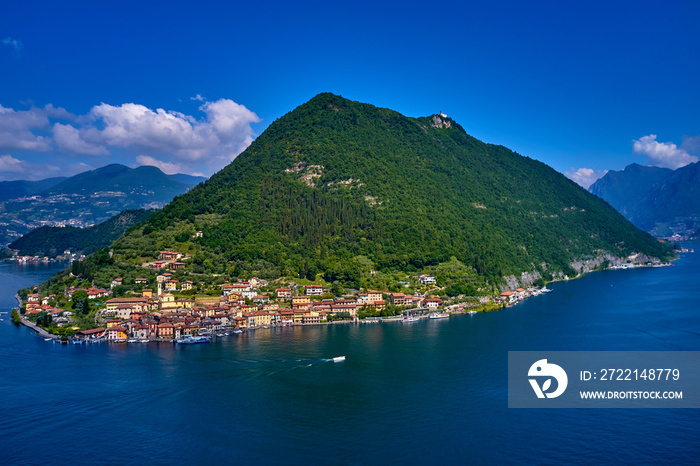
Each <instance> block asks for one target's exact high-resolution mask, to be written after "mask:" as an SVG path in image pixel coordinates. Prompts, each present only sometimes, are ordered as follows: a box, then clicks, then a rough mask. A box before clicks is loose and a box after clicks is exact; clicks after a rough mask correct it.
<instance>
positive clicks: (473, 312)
mask: <svg viewBox="0 0 700 466" xmlns="http://www.w3.org/2000/svg"><path fill="white" fill-rule="evenodd" d="M467 314H469V315H470V316H473V315H474V314H476V311H469V312H467Z"/></svg>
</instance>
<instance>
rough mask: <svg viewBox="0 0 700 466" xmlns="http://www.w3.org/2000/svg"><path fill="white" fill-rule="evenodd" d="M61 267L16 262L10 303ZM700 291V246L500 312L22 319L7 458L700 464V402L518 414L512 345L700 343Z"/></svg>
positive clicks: (2, 367)
mask: <svg viewBox="0 0 700 466" xmlns="http://www.w3.org/2000/svg"><path fill="white" fill-rule="evenodd" d="M696 248H697V249H698V250H699V251H700V247H697V246H696ZM53 271H54V270H51V269H50V268H47V266H33V267H24V268H20V267H19V266H17V265H9V264H0V291H2V292H1V293H0V310H2V311H5V310H9V309H10V308H12V307H13V306H14V305H15V304H16V303H15V301H14V299H13V295H14V292H15V290H16V289H17V288H19V287H21V286H27V285H30V284H32V283H38V282H40V281H42V280H43V279H45V278H47V277H48V276H50V274H51V273H52V272H53ZM699 284H700V252H698V253H695V254H693V253H689V254H684V255H683V256H682V258H681V259H680V260H678V261H676V262H675V265H674V266H673V267H665V268H649V269H634V270H622V271H609V272H598V273H593V274H589V275H587V276H585V277H583V278H582V279H579V280H574V281H570V282H561V283H554V284H552V285H550V287H551V288H552V289H553V290H554V292H553V293H550V294H547V295H541V296H538V297H533V298H530V299H529V300H527V301H526V302H524V303H521V304H519V305H517V306H514V307H512V308H510V309H506V310H503V311H500V312H494V313H489V314H479V315H476V316H454V317H451V318H450V319H443V320H432V321H429V320H426V321H421V322H418V323H414V324H401V323H391V324H389V323H387V324H362V325H358V324H349V325H334V326H315V327H295V328H279V329H269V330H258V331H255V332H250V333H247V334H242V335H232V336H230V337H225V338H221V339H217V340H215V341H214V342H212V343H211V344H208V345H189V346H176V345H172V344H156V343H149V344H129V345H127V344H122V345H117V344H111V345H108V344H95V345H87V346H74V345H69V346H61V345H57V344H53V343H50V342H45V341H44V340H43V339H41V338H39V337H37V336H35V334H34V333H33V332H31V331H30V330H28V329H26V328H24V327H22V328H17V327H15V326H14V325H13V324H12V323H11V322H10V319H9V314H6V315H3V317H4V318H5V319H4V321H2V322H0V406H2V414H3V415H2V416H0V462H1V463H2V464H46V463H58V464H65V463H80V464H82V463H91V462H98V463H102V464H116V463H137V462H138V463H141V462H149V463H153V464H185V463H193V462H194V463H196V464H212V463H243V464H309V463H311V464H314V463H321V464H329V463H333V464H335V463H346V464H348V463H349V464H366V463H370V464H377V463H392V464H394V463H408V464H424V463H430V464H436V463H467V462H468V463H495V462H513V463H549V464H561V463H571V462H576V463H611V462H616V463H632V462H635V463H640V462H641V463H651V462H656V463H673V464H697V463H698V462H700V411H698V410H692V409H673V410H671V409H658V410H652V409H627V410H622V409H587V410H584V409H578V410H577V409H558V410H555V409H541V410H530V409H508V407H507V379H506V376H507V356H508V351H516V350H544V351H547V350H647V351H649V350H691V351H695V350H700V314H699V312H700V304H699V301H698V291H699V289H700V287H699ZM339 355H345V356H346V357H347V359H346V361H345V362H342V363H333V362H329V361H327V359H328V358H332V357H334V356H339Z"/></svg>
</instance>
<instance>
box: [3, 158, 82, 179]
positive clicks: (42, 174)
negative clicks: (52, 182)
mask: <svg viewBox="0 0 700 466" xmlns="http://www.w3.org/2000/svg"><path fill="white" fill-rule="evenodd" d="M83 171H84V170H83ZM60 172H61V169H60V168H58V167H57V166H55V165H50V164H35V163H29V162H26V161H24V160H19V159H17V158H15V157H12V156H11V155H2V156H0V181H7V180H16V179H26V180H41V179H44V178H49V177H52V176H58V175H59V173H60ZM76 173H77V172H76Z"/></svg>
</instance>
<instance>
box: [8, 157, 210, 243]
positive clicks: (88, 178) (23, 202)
mask: <svg viewBox="0 0 700 466" xmlns="http://www.w3.org/2000/svg"><path fill="white" fill-rule="evenodd" d="M203 180H204V178H203V177H195V176H191V175H166V174H165V173H163V172H162V171H160V170H159V169H158V168H156V167H149V166H143V167H138V168H129V167H126V166H124V165H120V164H112V165H107V166H104V167H101V168H98V169H95V170H90V171H86V172H83V173H79V174H77V175H74V176H72V177H70V178H52V179H46V180H42V181H36V182H28V181H12V182H6V184H1V183H0V195H2V194H3V191H2V189H3V187H5V188H7V190H8V193H7V197H8V198H7V199H4V200H2V201H1V202H0V217H1V218H2V221H1V222H0V244H6V243H8V242H11V241H13V240H15V239H17V238H18V237H20V236H22V235H23V234H25V233H27V232H29V231H31V230H32V229H35V228H38V227H40V226H42V225H57V224H67V225H72V226H78V227H85V226H90V225H94V224H97V223H100V222H104V221H106V220H108V219H109V218H111V217H113V216H115V215H117V214H119V212H121V211H123V210H126V209H140V208H144V209H154V208H160V207H163V206H164V205H165V204H167V203H168V202H170V201H171V200H172V198H173V197H175V196H176V195H178V194H182V193H184V192H186V191H187V190H188V189H190V188H192V187H193V186H196V185H197V184H198V183H200V182H202V181H203ZM11 189H16V191H14V192H15V194H14V195H13V194H10V193H9V190H11ZM28 190H29V191H28ZM28 195H30V196H31V197H27V196H28ZM0 199H2V198H1V197H0Z"/></svg>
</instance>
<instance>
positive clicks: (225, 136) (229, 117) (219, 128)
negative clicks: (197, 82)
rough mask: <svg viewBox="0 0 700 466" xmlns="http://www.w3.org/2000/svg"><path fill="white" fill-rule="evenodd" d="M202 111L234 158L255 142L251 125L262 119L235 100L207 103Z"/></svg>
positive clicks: (201, 108) (202, 107)
mask: <svg viewBox="0 0 700 466" xmlns="http://www.w3.org/2000/svg"><path fill="white" fill-rule="evenodd" d="M200 110H202V111H203V112H204V113H206V114H207V120H208V121H209V122H210V123H211V126H212V127H213V129H214V132H215V133H216V135H217V137H218V138H219V140H220V141H221V142H223V143H224V144H227V145H229V150H233V152H234V153H235V154H234V156H235V155H238V154H240V153H241V152H243V150H245V148H246V147H248V146H249V145H250V143H251V142H253V128H251V126H250V124H251V123H258V122H259V121H260V118H258V116H257V115H256V114H255V113H253V112H251V111H250V110H248V109H247V108H245V107H244V106H243V105H239V104H237V103H236V102H234V101H233V100H229V99H220V100H217V101H216V102H207V103H205V104H204V105H202V106H201V107H200ZM231 160H233V157H231Z"/></svg>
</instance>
